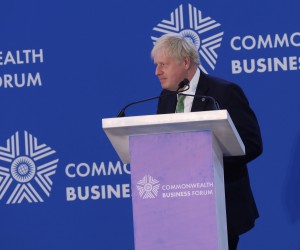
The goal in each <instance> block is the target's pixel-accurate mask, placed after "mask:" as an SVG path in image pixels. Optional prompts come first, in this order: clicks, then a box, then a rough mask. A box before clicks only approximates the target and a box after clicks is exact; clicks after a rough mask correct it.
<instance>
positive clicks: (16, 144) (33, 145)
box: [0, 131, 58, 204]
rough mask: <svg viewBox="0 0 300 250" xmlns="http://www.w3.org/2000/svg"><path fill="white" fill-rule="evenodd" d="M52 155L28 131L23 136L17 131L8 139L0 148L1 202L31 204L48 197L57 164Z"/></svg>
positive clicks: (46, 147)
mask: <svg viewBox="0 0 300 250" xmlns="http://www.w3.org/2000/svg"><path fill="white" fill-rule="evenodd" d="M21 139H23V140H21ZM55 153H56V151H55V150H53V149H51V148H50V147H48V146H47V145H45V144H38V140H37V138H36V137H33V136H32V135H31V134H29V133H28V132H27V131H24V137H22V136H19V132H16V133H15V134H13V135H12V136H11V137H10V138H9V139H7V141H6V146H4V147H1V146H0V201H2V200H4V201H5V202H6V204H15V203H22V202H24V201H25V200H26V201H27V202H29V203H32V202H43V201H44V196H47V197H49V196H50V192H51V187H52V184H53V183H52V180H51V177H52V176H53V175H54V174H55V172H56V168H57V163H58V159H55V157H53V156H54V154H55Z"/></svg>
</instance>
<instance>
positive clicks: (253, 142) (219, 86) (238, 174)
mask: <svg viewBox="0 0 300 250" xmlns="http://www.w3.org/2000/svg"><path fill="white" fill-rule="evenodd" d="M151 56H152V58H153V60H154V63H155V65H156V71H155V74H156V76H157V77H158V78H159V80H160V83H161V86H162V88H163V91H162V92H161V96H164V95H166V96H164V97H161V98H160V99H159V102H158V109H157V113H158V114H167V113H175V112H194V111H207V110H211V108H212V105H211V104H212V103H211V102H212V100H214V99H215V100H216V101H217V103H218V104H219V106H220V109H227V111H228V113H229V114H230V116H231V118H232V120H233V122H234V124H235V126H236V128H237V131H238V133H239V134H240V136H241V139H242V141H243V143H244V145H245V151H246V154H245V155H244V156H234V157H224V159H223V160H224V181H225V198H226V213H227V230H228V241H229V249H230V250H233V249H237V244H238V241H239V235H241V234H243V233H245V232H247V231H248V230H250V229H251V228H253V227H254V224H255V220H256V219H257V218H258V216H259V215H258V211H257V207H256V204H255V201H254V198H253V194H252V191H251V186H250V181H249V175H248V170H247V163H249V162H250V161H252V160H253V159H255V158H256V157H258V156H259V155H260V154H261V153H262V150H263V147H262V139H261V134H260V128H259V125H258V122H257V119H256V116H255V114H254V112H253V110H252V109H251V107H250V106H249V102H248V100H247V98H246V96H245V94H244V93H243V91H242V89H241V88H240V87H239V86H238V85H236V84H234V83H231V82H227V81H225V80H222V79H219V78H215V77H212V76H209V75H207V74H205V73H204V72H202V71H201V70H199V65H200V60H199V54H198V51H197V50H196V49H195V47H194V45H193V43H192V42H190V41H189V40H187V39H186V38H184V37H183V36H181V35H178V34H176V35H175V34H171V35H170V34H167V35H164V36H162V37H161V38H160V39H158V40H157V42H156V43H155V46H154V47H153V49H152V51H151ZM183 79H188V80H189V82H190V83H189V89H188V90H186V91H184V93H185V94H188V95H189V96H179V95H176V91H177V90H178V84H179V83H180V82H182V81H183ZM183 88H185V87H183ZM183 90H184V89H183ZM174 92H175V93H174ZM172 93H174V94H172ZM205 96H207V97H212V98H204V97H205ZM201 97H202V98H201Z"/></svg>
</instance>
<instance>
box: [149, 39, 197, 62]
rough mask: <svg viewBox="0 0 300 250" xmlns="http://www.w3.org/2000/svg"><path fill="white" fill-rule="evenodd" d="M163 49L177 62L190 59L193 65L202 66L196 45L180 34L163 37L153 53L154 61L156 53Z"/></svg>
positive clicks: (158, 41)
mask: <svg viewBox="0 0 300 250" xmlns="http://www.w3.org/2000/svg"><path fill="white" fill-rule="evenodd" d="M161 49H164V52H165V53H166V55H167V56H170V57H172V58H175V59H177V60H183V59H184V58H185V57H189V58H190V60H191V63H192V64H194V65H197V66H199V65H200V59H199V54H198V51H197V50H196V48H195V46H194V44H193V43H192V42H191V41H189V40H187V39H185V38H184V37H183V36H182V35H180V34H166V35H163V36H161V37H160V38H159V39H158V40H157V41H156V43H155V45H154V47H153V49H152V51H151V58H152V59H154V57H155V55H156V53H157V52H158V51H159V50H161Z"/></svg>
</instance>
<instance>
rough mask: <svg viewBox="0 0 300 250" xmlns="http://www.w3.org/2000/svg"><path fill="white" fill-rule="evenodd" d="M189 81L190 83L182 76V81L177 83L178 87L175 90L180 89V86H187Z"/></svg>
mask: <svg viewBox="0 0 300 250" xmlns="http://www.w3.org/2000/svg"><path fill="white" fill-rule="evenodd" d="M189 83H190V81H189V80H188V79H186V78H184V79H183V81H181V82H180V83H179V84H178V89H177V90H179V89H182V88H183V87H185V86H188V85H189Z"/></svg>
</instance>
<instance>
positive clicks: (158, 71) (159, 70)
mask: <svg viewBox="0 0 300 250" xmlns="http://www.w3.org/2000/svg"><path fill="white" fill-rule="evenodd" d="M161 74H162V71H161V68H160V67H159V65H157V66H156V69H155V75H156V76H159V75H161Z"/></svg>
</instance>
